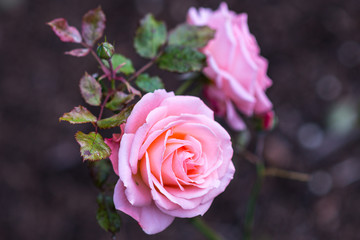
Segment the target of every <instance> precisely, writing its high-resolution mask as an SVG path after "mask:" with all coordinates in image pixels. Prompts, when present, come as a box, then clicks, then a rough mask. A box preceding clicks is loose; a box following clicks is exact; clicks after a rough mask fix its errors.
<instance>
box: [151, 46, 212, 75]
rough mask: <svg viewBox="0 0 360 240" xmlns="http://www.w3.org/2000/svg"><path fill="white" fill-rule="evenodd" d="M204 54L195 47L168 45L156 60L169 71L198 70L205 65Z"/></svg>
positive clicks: (160, 66)
mask: <svg viewBox="0 0 360 240" xmlns="http://www.w3.org/2000/svg"><path fill="white" fill-rule="evenodd" d="M205 60H206V56H205V55H204V54H202V53H200V52H198V51H196V50H195V49H192V48H190V47H182V46H168V47H166V48H165V52H164V54H162V55H161V56H160V57H159V59H158V60H157V63H158V66H159V68H161V69H164V70H168V71H171V72H180V73H185V72H190V71H200V70H201V69H202V68H203V67H204V65H205Z"/></svg>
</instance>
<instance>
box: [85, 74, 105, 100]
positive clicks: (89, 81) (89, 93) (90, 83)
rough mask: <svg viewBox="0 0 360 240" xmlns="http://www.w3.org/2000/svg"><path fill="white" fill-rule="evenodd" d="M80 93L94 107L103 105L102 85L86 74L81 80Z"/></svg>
mask: <svg viewBox="0 0 360 240" xmlns="http://www.w3.org/2000/svg"><path fill="white" fill-rule="evenodd" d="M80 92H81V95H82V97H83V98H84V100H85V102H87V103H88V104H90V105H92V106H99V105H100V103H101V95H102V93H101V85H100V83H99V82H98V81H96V79H95V78H94V77H93V76H91V75H89V74H88V73H87V72H85V75H84V76H83V77H82V78H81V79H80Z"/></svg>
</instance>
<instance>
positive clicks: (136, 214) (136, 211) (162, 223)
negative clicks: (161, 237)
mask: <svg viewBox="0 0 360 240" xmlns="http://www.w3.org/2000/svg"><path fill="white" fill-rule="evenodd" d="M124 191H125V188H124V186H123V184H122V182H121V181H118V182H117V184H116V186H115V189H114V205H115V208H116V209H118V210H120V211H122V212H124V213H126V214H128V215H130V216H131V217H132V218H134V219H135V220H136V221H138V222H139V224H140V226H141V227H142V229H143V230H144V232H146V233H147V234H156V233H159V232H161V231H163V230H164V229H165V228H167V227H168V226H169V225H170V224H171V223H172V221H173V220H174V217H173V216H170V215H168V214H164V213H163V212H161V211H160V210H159V209H158V208H157V207H156V206H155V205H154V204H150V205H147V206H146V207H134V206H132V205H131V204H130V203H129V202H128V201H127V200H126V196H125V192H124Z"/></svg>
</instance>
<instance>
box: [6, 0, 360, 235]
mask: <svg viewBox="0 0 360 240" xmlns="http://www.w3.org/2000/svg"><path fill="white" fill-rule="evenodd" d="M227 2H228V5H229V7H230V9H232V10H234V11H236V12H247V13H248V15H249V26H250V31H251V32H252V33H253V34H254V35H255V36H256V38H257V40H258V43H259V45H260V47H261V51H262V55H263V56H265V57H266V58H267V59H268V60H269V63H270V64H269V70H268V74H269V76H270V77H271V78H272V80H273V82H274V84H273V86H272V87H271V88H270V89H269V90H268V92H267V93H268V95H269V97H270V99H271V100H272V101H273V103H274V106H275V110H276V112H277V114H278V116H279V120H280V122H279V125H278V127H277V128H276V129H275V130H274V131H273V132H271V133H270V134H269V135H268V136H267V139H266V144H265V158H266V162H267V165H268V166H275V167H279V168H284V169H288V170H293V171H300V172H305V173H309V174H312V178H311V181H310V182H309V183H304V182H299V181H293V180H288V179H280V178H267V179H266V181H265V183H264V187H263V189H262V191H261V193H260V196H259V199H258V205H257V209H256V214H255V225H254V239H259V240H260V239H261V240H268V239H274V240H275V239H280V240H289V239H293V240H321V239H346V240H352V239H354V240H355V239H360V229H359V227H360V217H359V216H360V191H359V190H360V181H359V179H360V159H359V158H360V147H359V146H360V145H359V143H360V135H359V130H358V125H357V123H356V122H357V120H358V115H357V113H358V101H359V94H360V77H359V76H360V65H359V64H360V1H358V0H312V1H305V0H238V1H235V0H231V1H230V0H229V1H227ZM99 4H101V6H102V8H103V10H104V12H105V14H106V15H107V29H106V36H107V39H108V40H109V41H110V42H112V41H115V47H116V51H117V52H120V53H122V54H124V55H126V56H128V57H130V58H132V59H133V61H134V65H135V66H136V67H137V68H139V67H141V66H142V65H143V64H144V63H145V61H144V60H143V59H140V58H139V57H137V56H136V55H135V51H134V49H133V47H132V37H133V35H134V32H135V29H136V26H137V23H138V20H139V19H140V18H141V17H142V16H143V15H144V14H145V13H147V12H149V11H151V12H153V13H154V14H155V15H156V17H157V18H159V19H163V20H165V21H166V22H167V23H168V27H169V28H171V27H174V26H176V24H178V23H181V22H183V21H184V20H185V16H186V12H187V9H188V8H189V7H190V6H197V7H199V6H204V7H209V8H212V9H216V8H217V7H218V5H219V2H218V1H212V0H211V1H210V0H207V1H206V0H202V1H200V0H198V1H196V0H181V1H175V0H136V1H125V0H117V1H110V0H103V1H98V0H52V1H45V0H32V1H30V0H0V63H1V64H0V191H1V194H0V209H1V211H0V239H24V240H33V239H55V240H56V239H59V240H60V239H61V240H64V239H88V240H90V239H110V234H108V233H106V232H104V231H103V230H102V229H101V228H100V227H99V226H98V225H97V222H96V219H95V213H96V210H97V205H96V201H95V199H96V196H97V194H98V190H97V189H96V188H95V187H94V186H93V185H92V182H91V179H90V177H89V173H88V169H87V167H86V165H85V164H83V163H82V160H81V158H80V156H79V152H78V145H77V143H76V142H75V140H74V137H73V136H74V134H75V132H76V130H77V129H78V127H74V126H70V125H69V124H67V123H59V122H58V117H59V116H61V115H62V114H63V113H64V112H68V111H69V110H70V109H72V107H74V106H77V105H80V104H84V102H83V100H82V99H81V97H80V93H79V89H78V81H79V79H80V77H81V76H82V74H83V73H84V71H85V70H87V71H89V72H95V71H96V70H97V65H96V62H95V61H94V60H93V59H92V58H91V57H85V58H75V57H70V56H66V55H64V54H63V52H64V51H67V50H70V49H72V48H74V47H76V46H75V44H71V43H63V42H61V41H60V40H59V39H58V38H57V37H56V36H55V34H53V33H52V31H51V30H50V28H49V27H48V26H46V25H45V23H46V22H48V21H50V20H52V19H54V18H58V17H65V18H66V19H67V20H68V21H69V23H70V25H74V26H77V27H80V25H81V17H82V15H83V14H84V13H85V12H87V11H88V10H89V9H93V8H95V7H97V6H98V5H99ZM152 71H156V68H154V70H152ZM159 74H160V75H161V76H162V78H163V79H164V80H166V86H167V87H168V89H173V88H172V86H174V85H177V84H178V82H179V81H178V76H176V75H164V74H162V73H159ZM80 128H81V129H84V130H90V126H84V127H80ZM234 162H235V165H236V168H237V172H236V176H235V179H234V180H233V181H232V183H231V184H230V185H229V187H228V188H227V190H226V191H225V192H224V193H223V194H222V195H220V196H219V197H217V198H216V199H215V201H214V203H213V205H212V207H211V208H210V210H209V211H208V212H207V213H206V214H205V220H206V221H207V222H208V224H209V225H211V226H212V227H213V228H214V229H215V230H216V231H218V232H219V233H220V234H221V235H222V236H223V237H224V238H225V239H241V235H242V224H243V220H244V214H245V208H246V202H247V199H248V197H249V194H250V189H251V186H252V184H253V182H254V180H255V168H254V166H253V165H252V164H250V163H248V162H247V161H246V160H244V159H242V158H239V157H237V158H236V159H234ZM122 218H123V227H122V230H121V232H120V234H119V235H118V236H117V237H118V238H117V239H204V237H203V236H202V235H201V234H200V233H199V232H198V231H197V230H196V229H195V228H194V227H193V226H192V225H191V223H189V222H188V221H187V220H186V219H176V220H175V221H174V223H173V224H172V225H171V226H170V227H169V228H168V229H166V230H165V231H164V232H162V233H160V234H157V235H154V236H148V235H146V234H144V233H143V232H142V230H141V229H140V227H139V226H138V225H137V223H136V222H135V221H134V220H132V219H131V218H129V217H128V216H126V215H124V214H122Z"/></svg>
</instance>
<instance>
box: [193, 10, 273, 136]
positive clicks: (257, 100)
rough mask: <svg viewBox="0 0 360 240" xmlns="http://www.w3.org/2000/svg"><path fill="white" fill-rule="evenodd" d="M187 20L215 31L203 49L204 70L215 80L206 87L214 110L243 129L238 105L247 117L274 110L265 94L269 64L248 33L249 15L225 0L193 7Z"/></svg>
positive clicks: (235, 127)
mask: <svg viewBox="0 0 360 240" xmlns="http://www.w3.org/2000/svg"><path fill="white" fill-rule="evenodd" d="M187 21H188V23H189V24H193V25H198V26H203V25H206V26H209V27H210V28H212V29H214V30H216V33H215V38H214V39H213V40H211V41H209V43H208V44H207V46H206V47H204V48H203V49H201V51H202V52H203V53H204V54H205V55H206V57H207V64H208V66H207V67H206V68H205V69H204V71H203V72H204V74H205V75H206V76H207V77H208V78H209V79H211V80H212V81H213V85H210V86H208V87H207V88H206V89H205V95H206V97H207V99H208V100H209V102H210V105H211V106H212V108H214V110H215V113H216V114H217V115H219V116H225V117H226V119H227V122H228V124H229V125H230V126H231V127H232V128H233V129H235V130H242V129H244V128H245V124H244V123H243V121H242V120H241V118H240V117H239V115H238V114H237V112H236V108H237V109H238V110H239V111H240V112H242V113H243V114H245V115H247V116H251V115H253V114H262V113H265V112H267V111H269V110H271V109H272V104H271V102H270V100H269V99H268V97H267V96H266V95H265V90H266V89H267V88H268V87H270V86H271V84H272V81H271V80H270V78H269V77H268V76H267V75H266V71H267V67H268V63H267V60H266V59H265V58H263V57H261V56H260V55H259V54H260V49H259V46H258V44H257V42H256V39H255V37H254V36H253V35H252V34H251V33H250V32H249V28H248V25H247V15H246V14H245V13H243V14H236V13H234V12H232V11H229V9H228V7H227V5H226V3H221V4H220V7H219V9H218V10H216V11H212V10H211V9H207V8H200V9H199V10H198V11H197V10H196V9H195V8H191V9H190V10H189V12H188V17H187ZM234 105H235V107H236V108H235V107H234Z"/></svg>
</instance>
